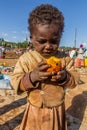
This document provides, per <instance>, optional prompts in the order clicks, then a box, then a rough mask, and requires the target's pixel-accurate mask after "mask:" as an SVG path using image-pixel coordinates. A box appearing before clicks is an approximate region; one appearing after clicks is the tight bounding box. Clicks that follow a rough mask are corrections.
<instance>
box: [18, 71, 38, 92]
mask: <svg viewBox="0 0 87 130" xmlns="http://www.w3.org/2000/svg"><path fill="white" fill-rule="evenodd" d="M30 73H31V72H30ZM30 73H27V74H25V75H24V76H23V78H22V79H21V82H20V90H22V91H29V90H30V89H31V88H37V87H38V86H39V82H37V83H32V82H31V79H30Z"/></svg>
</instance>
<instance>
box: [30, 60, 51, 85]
mask: <svg viewBox="0 0 87 130" xmlns="http://www.w3.org/2000/svg"><path fill="white" fill-rule="evenodd" d="M49 67H50V65H48V64H47V63H46V62H43V61H42V62H40V63H39V64H38V65H37V67H36V68H35V69H34V70H33V71H32V72H31V74H30V78H31V81H32V82H33V83H34V82H37V81H43V80H45V79H47V78H48V77H50V76H52V73H51V72H47V71H46V70H47V69H48V68H49Z"/></svg>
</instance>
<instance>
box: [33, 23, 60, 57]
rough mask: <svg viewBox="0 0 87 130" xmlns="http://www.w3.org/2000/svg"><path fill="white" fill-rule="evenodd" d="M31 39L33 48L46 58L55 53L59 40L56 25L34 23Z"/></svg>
mask: <svg viewBox="0 0 87 130" xmlns="http://www.w3.org/2000/svg"><path fill="white" fill-rule="evenodd" d="M31 40H32V44H33V45H34V47H35V50H36V51H38V52H39V53H40V54H41V55H42V56H43V57H45V58H48V57H50V56H52V55H56V53H57V49H58V46H59V41H60V34H59V30H58V27H57V26H56V25H54V24H51V25H41V24H39V25H36V26H35V28H34V30H33V32H32V35H31Z"/></svg>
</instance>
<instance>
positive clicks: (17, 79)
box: [11, 4, 75, 130]
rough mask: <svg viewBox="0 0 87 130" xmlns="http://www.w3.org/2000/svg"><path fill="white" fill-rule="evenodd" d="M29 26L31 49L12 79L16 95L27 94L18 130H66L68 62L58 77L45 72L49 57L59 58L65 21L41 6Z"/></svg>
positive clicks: (51, 8)
mask: <svg viewBox="0 0 87 130" xmlns="http://www.w3.org/2000/svg"><path fill="white" fill-rule="evenodd" d="M28 23H29V27H28V29H29V31H30V39H31V42H32V44H33V49H32V50H29V52H26V53H24V54H23V55H22V56H21V57H20V58H19V61H18V62H17V64H16V66H15V69H14V72H13V75H12V77H11V84H12V86H13V88H14V89H15V90H16V91H17V93H18V94H20V93H22V92H24V91H27V94H28V103H27V108H26V111H25V114H24V117H23V120H22V123H21V126H20V130H65V129H66V126H65V105H64V98H65V89H66V88H67V87H68V88H74V87H75V81H74V77H73V76H72V74H71V73H70V72H69V71H67V68H68V67H67V66H68V63H69V60H68V62H67V60H66V59H67V58H62V59H64V60H62V61H63V62H62V68H63V69H62V70H61V71H59V72H57V73H54V72H47V69H48V68H49V67H51V66H50V65H49V64H47V63H46V59H48V58H49V57H51V56H56V57H62V56H61V53H60V52H58V46H59V43H60V39H61V36H62V32H63V28H64V17H63V15H62V13H61V12H60V11H59V10H58V9H57V8H56V7H54V6H52V5H48V4H42V5H40V6H38V7H36V8H35V9H34V10H33V11H32V12H31V13H30V16H29V19H28ZM65 65H67V66H66V68H65Z"/></svg>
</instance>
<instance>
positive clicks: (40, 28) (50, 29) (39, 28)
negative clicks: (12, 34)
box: [33, 24, 60, 34]
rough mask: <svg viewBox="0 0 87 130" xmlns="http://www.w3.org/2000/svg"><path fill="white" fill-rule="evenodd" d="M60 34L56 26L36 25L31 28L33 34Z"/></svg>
mask: <svg viewBox="0 0 87 130" xmlns="http://www.w3.org/2000/svg"><path fill="white" fill-rule="evenodd" d="M58 32H60V29H59V27H58V26H56V25H55V24H50V25H48V24H47V25H42V24H38V25H36V26H35V28H33V33H40V34H44V33H49V34H50V33H51V34H55V33H58Z"/></svg>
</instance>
